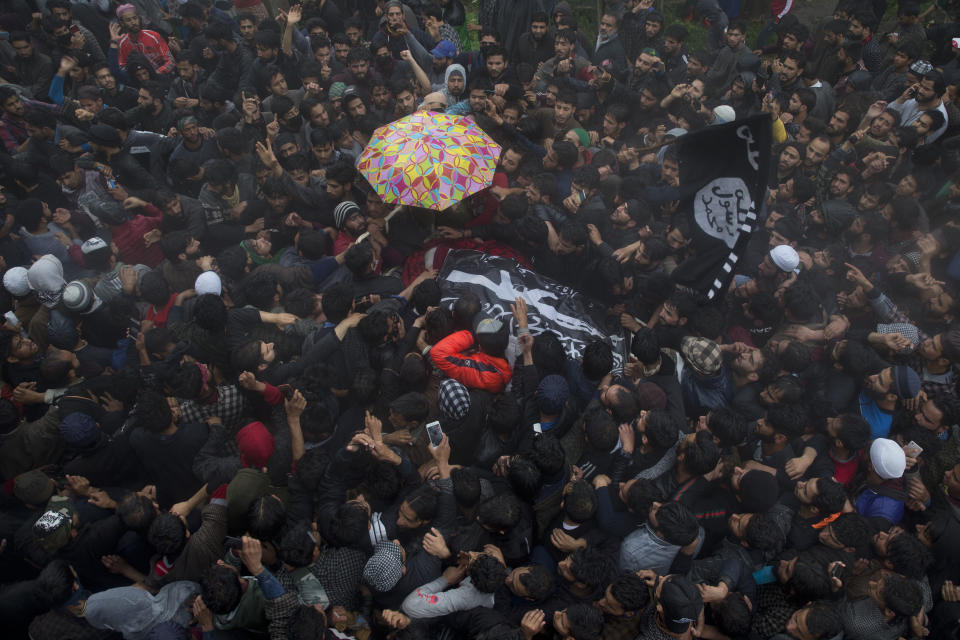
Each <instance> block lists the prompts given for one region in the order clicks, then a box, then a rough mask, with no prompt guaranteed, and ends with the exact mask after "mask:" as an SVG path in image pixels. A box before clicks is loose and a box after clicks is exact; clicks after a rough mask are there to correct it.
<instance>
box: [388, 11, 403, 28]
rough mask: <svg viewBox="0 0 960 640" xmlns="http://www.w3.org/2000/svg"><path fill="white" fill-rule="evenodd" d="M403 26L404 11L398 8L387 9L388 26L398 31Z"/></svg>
mask: <svg viewBox="0 0 960 640" xmlns="http://www.w3.org/2000/svg"><path fill="white" fill-rule="evenodd" d="M401 24H403V9H401V8H400V7H397V6H393V7H390V8H389V9H387V26H388V27H390V28H391V29H396V28H397V27H399V26H400V25H401Z"/></svg>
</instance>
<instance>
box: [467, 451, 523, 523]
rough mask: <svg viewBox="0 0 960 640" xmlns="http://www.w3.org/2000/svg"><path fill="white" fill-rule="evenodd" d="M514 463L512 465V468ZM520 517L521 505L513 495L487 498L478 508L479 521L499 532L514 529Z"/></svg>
mask: <svg viewBox="0 0 960 640" xmlns="http://www.w3.org/2000/svg"><path fill="white" fill-rule="evenodd" d="M514 462H516V461H514ZM514 462H511V463H510V467H511V468H512V467H513V464H514ZM520 515H521V514H520V503H519V502H518V501H517V498H516V496H514V495H513V494H511V493H500V494H497V495H495V496H492V497H490V498H487V499H486V500H484V501H483V502H481V503H480V506H478V507H477V521H478V522H479V523H480V524H482V525H485V526H487V527H490V528H492V529H495V530H497V531H509V530H510V529H513V528H514V527H515V526H517V523H518V522H520Z"/></svg>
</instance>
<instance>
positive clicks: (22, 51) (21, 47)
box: [13, 40, 33, 59]
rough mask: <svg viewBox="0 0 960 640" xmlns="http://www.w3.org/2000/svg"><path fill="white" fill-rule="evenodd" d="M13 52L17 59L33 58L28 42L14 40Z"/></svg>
mask: <svg viewBox="0 0 960 640" xmlns="http://www.w3.org/2000/svg"><path fill="white" fill-rule="evenodd" d="M13 50H14V51H15V52H16V53H17V57H18V58H22V59H28V58H30V57H32V56H33V45H32V44H30V41H29V40H14V41H13Z"/></svg>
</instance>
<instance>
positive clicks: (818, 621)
mask: <svg viewBox="0 0 960 640" xmlns="http://www.w3.org/2000/svg"><path fill="white" fill-rule="evenodd" d="M807 631H809V632H810V634H811V635H812V636H813V637H814V638H816V640H825V639H826V638H832V637H834V636H835V635H838V634H839V633H840V632H841V631H843V619H842V618H841V617H840V613H839V612H838V611H837V608H836V607H835V606H834V605H832V604H827V603H814V604H812V605H810V607H808V609H807Z"/></svg>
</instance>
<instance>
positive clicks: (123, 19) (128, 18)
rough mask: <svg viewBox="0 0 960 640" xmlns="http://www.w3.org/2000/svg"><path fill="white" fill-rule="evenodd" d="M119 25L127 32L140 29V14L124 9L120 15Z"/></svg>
mask: <svg viewBox="0 0 960 640" xmlns="http://www.w3.org/2000/svg"><path fill="white" fill-rule="evenodd" d="M120 26H121V27H123V29H124V30H125V31H126V32H127V33H135V32H137V31H140V16H138V15H137V14H136V13H134V12H133V11H124V12H123V14H122V15H121V16H120Z"/></svg>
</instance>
